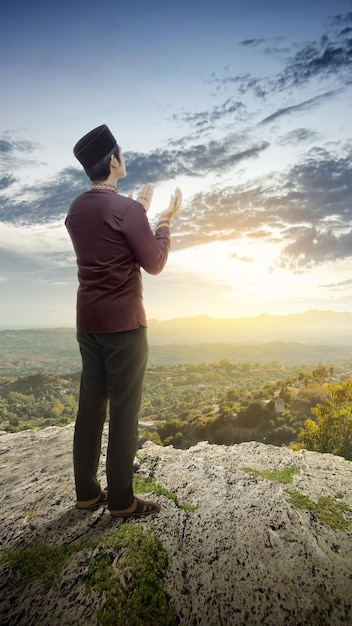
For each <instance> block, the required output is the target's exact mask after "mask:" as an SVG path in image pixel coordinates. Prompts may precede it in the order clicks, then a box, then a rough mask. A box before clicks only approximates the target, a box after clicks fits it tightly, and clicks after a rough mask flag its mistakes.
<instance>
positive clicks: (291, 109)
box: [259, 89, 342, 125]
mask: <svg viewBox="0 0 352 626" xmlns="http://www.w3.org/2000/svg"><path fill="white" fill-rule="evenodd" d="M341 91H342V90H340V89H339V90H337V89H336V90H333V91H328V92H326V93H323V94H321V95H319V96H314V97H313V98H309V99H308V100H305V101H304V102H300V103H299V104H293V105H290V106H287V107H284V108H282V109H279V110H278V111H275V113H272V114H271V115H268V116H267V117H265V118H264V119H263V120H262V121H261V122H260V123H259V125H264V124H270V123H271V122H274V121H276V120H277V119H278V118H279V117H283V116H286V115H291V113H299V112H301V111H309V110H310V109H312V108H313V107H316V106H320V105H321V104H323V103H324V102H326V101H327V100H330V99H331V98H334V97H335V96H336V95H337V94H338V93H341Z"/></svg>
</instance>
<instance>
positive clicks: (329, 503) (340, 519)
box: [287, 490, 352, 530]
mask: <svg viewBox="0 0 352 626" xmlns="http://www.w3.org/2000/svg"><path fill="white" fill-rule="evenodd" d="M287 494H288V498H287V501H288V502H289V503H290V504H293V505H294V506H295V507H297V508H298V509H302V510H305V511H310V512H311V513H313V514H314V515H315V516H316V517H317V519H319V520H320V521H321V522H323V524H326V525H327V526H329V527H330V528H331V529H332V530H348V528H350V527H351V526H352V522H351V521H350V520H348V519H346V518H345V517H344V515H343V512H346V511H351V510H352V509H351V508H350V507H349V506H347V504H343V503H341V502H336V500H335V499H334V498H329V497H326V496H323V497H321V498H319V500H318V502H314V500H311V499H310V498H309V497H308V496H305V495H304V494H302V493H300V492H299V491H290V490H287Z"/></svg>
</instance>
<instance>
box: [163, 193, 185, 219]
mask: <svg viewBox="0 0 352 626" xmlns="http://www.w3.org/2000/svg"><path fill="white" fill-rule="evenodd" d="M181 203H182V192H181V189H180V188H179V187H176V189H175V192H174V193H173V194H172V196H171V197H170V202H169V206H168V208H167V209H165V211H163V212H162V213H161V215H160V217H159V221H161V220H169V221H170V220H172V218H173V217H174V216H175V215H176V213H177V211H179V210H180V207H181Z"/></svg>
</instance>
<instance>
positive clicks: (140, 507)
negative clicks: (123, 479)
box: [110, 496, 161, 517]
mask: <svg viewBox="0 0 352 626" xmlns="http://www.w3.org/2000/svg"><path fill="white" fill-rule="evenodd" d="M160 509H161V506H160V504H158V502H151V501H150V500H141V498H137V497H136V496H134V499H133V502H132V504H131V506H129V507H128V509H122V510H121V511H110V515H112V516H113V517H139V516H140V515H151V514H152V513H158V512H159V511H160Z"/></svg>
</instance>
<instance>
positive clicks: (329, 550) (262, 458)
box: [0, 425, 352, 626]
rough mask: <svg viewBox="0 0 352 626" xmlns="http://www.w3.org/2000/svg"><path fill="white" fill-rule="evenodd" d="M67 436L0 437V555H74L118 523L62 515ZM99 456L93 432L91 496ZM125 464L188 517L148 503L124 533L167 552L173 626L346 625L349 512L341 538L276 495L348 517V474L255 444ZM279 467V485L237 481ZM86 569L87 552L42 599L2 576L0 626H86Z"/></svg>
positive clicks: (91, 620)
mask: <svg viewBox="0 0 352 626" xmlns="http://www.w3.org/2000/svg"><path fill="white" fill-rule="evenodd" d="M72 435H73V425H70V426H67V427H65V428H57V427H50V428H47V429H44V430H40V431H24V432H21V433H18V434H11V435H4V436H2V437H1V439H0V446H1V449H0V453H1V454H0V463H1V489H2V505H1V512H0V520H1V533H0V546H1V550H2V551H4V550H8V549H10V548H14V547H16V546H19V545H21V544H22V543H23V542H27V543H28V544H31V543H34V544H36V545H46V546H55V545H56V546H57V545H62V544H70V545H72V544H80V543H82V544H83V543H87V542H89V541H91V540H97V539H100V538H102V537H105V536H107V535H108V534H109V533H110V531H111V530H113V529H116V528H118V527H119V525H120V524H122V523H124V522H122V521H121V520H118V519H114V518H111V516H110V515H109V513H108V512H107V510H106V509H104V508H100V509H97V510H95V511H90V512H81V511H78V510H76V509H75V508H74V506H73V504H74V483H73V474H72V459H71V448H72ZM106 444H107V431H106V430H105V431H104V437H103V448H102V458H101V464H100V478H101V481H102V486H103V487H104V486H105V485H106V482H105V480H104V467H105V454H106ZM137 457H138V458H137V459H136V465H135V467H136V469H137V471H138V473H139V474H141V475H144V476H152V477H153V478H155V480H156V481H157V483H158V484H159V485H162V487H164V488H165V489H166V490H169V491H171V492H173V493H175V494H176V495H177V501H178V503H187V504H188V505H192V506H193V507H194V508H193V509H192V510H184V509H183V508H180V507H179V506H177V503H175V502H173V501H171V500H170V499H168V498H167V497H166V496H164V495H156V496H155V495H154V496H153V497H154V498H155V499H157V500H158V501H159V502H160V503H161V504H162V510H161V512H160V513H159V514H158V515H156V516H153V517H150V518H140V519H136V520H129V521H128V524H134V525H136V526H138V527H140V528H142V529H144V530H146V531H147V532H149V530H150V526H152V527H153V529H154V531H155V533H156V535H157V536H158V537H159V539H160V540H161V541H162V543H163V545H164V547H165V548H166V550H167V551H168V553H169V555H170V568H169V570H168V572H167V575H166V579H165V590H166V593H167V594H168V596H169V602H170V603H171V604H172V605H173V607H174V609H175V612H176V615H177V618H178V623H179V624H180V625H181V626H189V625H191V624H196V625H201V626H219V625H224V626H225V625H226V626H236V625H237V624H238V625H242V624H246V625H257V624H265V625H267V626H271V625H272V626H281V625H288V626H291V625H292V626H300V625H302V626H305V625H306V626H308V625H309V626H314V625H316V626H318V625H325V624H329V626H333V625H335V624H336V625H340V624H346V625H347V624H351V623H352V608H351V602H352V513H351V511H345V512H344V513H343V516H344V519H345V520H346V521H347V522H349V523H350V526H349V527H348V528H346V529H344V530H332V528H331V527H330V526H328V525H327V524H326V523H324V522H323V521H322V520H321V519H320V517H319V515H318V514H317V512H316V511H309V510H304V509H300V508H297V507H296V506H295V505H293V504H292V503H290V502H289V501H288V494H287V490H288V489H289V490H294V491H297V492H299V493H301V494H303V495H305V496H308V497H309V498H310V499H311V500H312V501H314V502H318V501H319V499H320V498H322V497H325V498H331V499H333V500H334V501H335V502H337V503H343V504H344V505H348V506H349V507H350V508H351V509H352V463H351V462H349V461H346V460H345V459H342V458H341V457H337V456H333V455H330V454H319V453H315V452H308V451H306V450H301V451H298V452H294V451H291V450H289V449H287V448H278V447H275V446H267V445H264V444H261V443H257V442H247V443H242V444H238V445H233V446H229V447H227V446H218V445H209V444H208V443H206V442H202V443H199V444H197V445H196V446H194V447H193V448H190V449H189V450H176V449H174V448H172V447H165V448H163V447H160V446H156V445H155V444H153V443H151V442H145V443H144V445H143V447H142V448H141V449H140V450H138V454H137ZM288 466H290V467H295V468H297V469H299V470H300V473H298V474H296V475H295V476H294V478H293V483H292V484H291V485H283V484H282V483H280V482H275V481H273V480H266V479H264V478H262V477H260V476H253V475H252V474H251V473H249V472H246V471H243V468H252V469H253V470H270V471H274V470H281V469H283V468H285V467H288ZM89 558H90V555H89V551H84V550H83V551H80V552H76V553H74V554H73V555H72V557H71V558H70V560H69V561H68V564H67V565H66V566H65V568H64V570H63V572H62V573H61V574H60V575H59V577H58V578H57V580H55V582H54V584H53V585H52V586H51V587H50V589H49V590H45V589H44V588H43V585H42V584H41V583H40V582H38V581H36V582H32V583H31V584H30V585H25V584H24V582H23V580H22V579H21V576H20V574H19V572H18V571H17V570H16V569H14V568H11V567H10V565H9V564H5V565H2V566H1V567H0V590H1V596H0V597H1V600H0V623H1V624H2V625H3V626H30V625H31V624H33V625H34V624H35V625H36V626H37V625H38V626H48V624H51V625H52V626H55V625H56V624H62V625H65V626H66V625H69V624H80V626H94V625H95V624H98V621H97V617H96V611H97V609H98V608H99V606H101V603H102V601H103V600H102V598H99V597H98V596H97V595H94V594H93V593H92V592H91V593H90V595H88V596H87V592H86V590H85V588H84V586H83V584H82V577H83V576H84V573H85V572H86V570H87V564H88V562H89ZM129 626H133V625H129ZM146 626H149V624H146ZM150 626H151V625H150Z"/></svg>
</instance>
